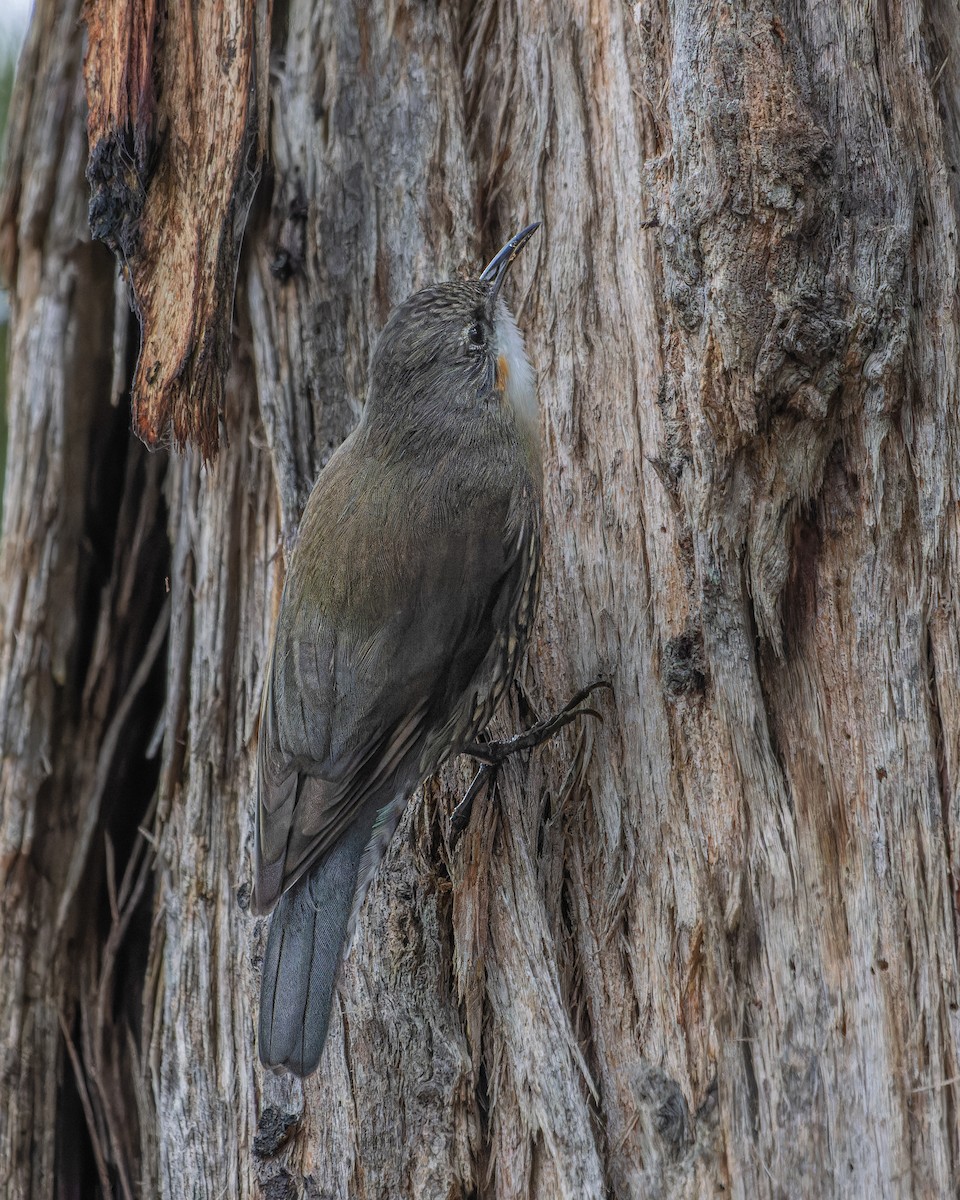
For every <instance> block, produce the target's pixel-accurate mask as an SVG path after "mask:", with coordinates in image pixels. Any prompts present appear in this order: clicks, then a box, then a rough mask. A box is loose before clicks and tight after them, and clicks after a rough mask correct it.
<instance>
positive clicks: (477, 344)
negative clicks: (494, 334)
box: [467, 322, 487, 350]
mask: <svg viewBox="0 0 960 1200" xmlns="http://www.w3.org/2000/svg"><path fill="white" fill-rule="evenodd" d="M486 340H487V339H486V337H485V336H484V332H483V326H482V325H481V324H480V323H479V322H477V324H475V325H471V326H470V328H469V329H468V330H467V341H468V342H469V343H470V345H471V347H472V348H474V349H477V350H479V349H480V348H481V346H483V345H484V344H485V342H486Z"/></svg>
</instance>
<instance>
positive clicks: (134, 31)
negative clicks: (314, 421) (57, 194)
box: [84, 0, 270, 459]
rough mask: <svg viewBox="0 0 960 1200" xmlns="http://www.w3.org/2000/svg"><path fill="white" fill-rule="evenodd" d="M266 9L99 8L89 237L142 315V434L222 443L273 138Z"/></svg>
mask: <svg viewBox="0 0 960 1200" xmlns="http://www.w3.org/2000/svg"><path fill="white" fill-rule="evenodd" d="M269 8H270V5H269V0H208V2H206V3H202V4H198V5H192V4H186V3H173V4H168V5H161V6H160V9H159V11H158V6H157V3H156V0H122V2H120V3H117V4H99V5H98V4H94V3H88V4H87V6H86V8H85V18H86V23H87V31H88V38H89V43H88V49H87V54H86V59H85V63H84V72H85V77H86V91H87V104H88V106H89V112H88V116H87V134H88V138H89V144H90V159H89V164H88V167H87V181H88V182H89V184H90V187H91V199H90V212H89V216H90V228H91V231H92V233H93V235H94V237H97V238H101V239H102V240H103V241H105V242H106V243H107V245H108V246H110V248H111V249H112V250H113V251H114V253H115V254H116V255H117V257H118V259H119V260H120V263H121V265H122V267H123V269H124V272H125V274H126V276H127V278H128V279H129V282H130V286H131V291H132V296H133V306H134V308H135V310H136V312H137V315H138V316H139V318H140V327H141V347H140V357H139V360H138V362H137V369H136V374H135V377H134V382H133V427H134V430H135V431H136V433H137V434H138V435H139V436H140V437H141V438H142V439H143V440H144V441H145V442H146V443H147V445H148V446H151V447H153V446H157V445H160V444H163V443H165V442H166V441H167V440H168V439H169V437H170V435H171V434H172V437H173V440H174V441H175V442H176V444H177V445H178V446H179V447H181V448H182V447H183V446H184V445H185V444H186V443H187V442H192V443H194V444H195V445H196V446H197V447H198V448H199V450H200V452H201V454H202V455H203V457H204V459H210V458H212V457H213V456H214V455H215V454H216V452H217V448H218V445H219V436H220V434H219V425H220V418H221V415H222V408H223V389H224V376H225V374H226V370H227V367H228V366H229V358H230V336H231V329H232V324H233V294H234V288H235V284H236V274H237V262H238V259H239V255H240V245H241V242H242V239H243V230H244V226H245V224H246V218H247V212H248V210H249V207H250V202H251V200H252V199H253V194H254V191H255V190H256V186H257V182H258V180H259V177H260V163H261V160H262V157H263V148H264V140H265V130H266V90H265V79H266V71H267V64H268V54H269V24H270V22H269Z"/></svg>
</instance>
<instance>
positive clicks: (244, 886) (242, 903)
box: [237, 883, 250, 912]
mask: <svg viewBox="0 0 960 1200" xmlns="http://www.w3.org/2000/svg"><path fill="white" fill-rule="evenodd" d="M237 906H238V907H239V909H240V911H241V912H246V911H247V910H248V909H249V908H250V884H249V883H241V884H240V886H239V887H238V888H237Z"/></svg>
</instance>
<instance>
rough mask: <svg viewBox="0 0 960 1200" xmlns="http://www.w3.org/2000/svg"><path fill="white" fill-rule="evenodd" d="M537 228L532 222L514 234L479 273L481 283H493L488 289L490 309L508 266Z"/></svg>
mask: <svg viewBox="0 0 960 1200" xmlns="http://www.w3.org/2000/svg"><path fill="white" fill-rule="evenodd" d="M539 228H540V222H539V221H534V223H533V224H532V225H528V226H527V227H526V229H521V230H520V232H519V233H515V234H514V235H513V237H512V238H511V239H510V241H509V242H507V244H506V245H505V246H504V247H503V249H502V250H498V251H497V253H496V254H495V255H494V256H493V258H491V259H490V261H489V262H488V263H487V265H486V266H485V267H484V268H483V270H482V271H481V272H480V281H481V283H482V282H484V281H485V280H490V281H492V283H493V287H492V288H491V289H490V300H489V303H490V306H491V308H492V307H493V303H494V301H495V300H496V298H497V294H498V293H499V291H500V289H501V287H503V281H504V279H506V277H507V271H508V270H509V269H510V264H511V263H512V262H513V260H514V259H515V258H516V257H517V255H518V254H519V253H520V251H521V250H522V249H523V248H524V246H525V245H526V244H527V242H529V241H530V239H531V238H532V237H533V235H534V234H535V233H536V232H537V230H538V229H539Z"/></svg>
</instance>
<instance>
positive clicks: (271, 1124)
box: [253, 1104, 300, 1158]
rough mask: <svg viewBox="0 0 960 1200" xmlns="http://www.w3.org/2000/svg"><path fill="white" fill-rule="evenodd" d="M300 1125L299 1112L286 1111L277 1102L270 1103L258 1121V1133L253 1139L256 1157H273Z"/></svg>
mask: <svg viewBox="0 0 960 1200" xmlns="http://www.w3.org/2000/svg"><path fill="white" fill-rule="evenodd" d="M299 1127H300V1116H299V1114H297V1113H291V1112H284V1111H283V1109H282V1108H278V1107H277V1105H275V1104H271V1105H269V1107H267V1108H265V1109H264V1110H263V1112H262V1113H261V1114H260V1120H259V1121H258V1122H257V1134H256V1137H255V1138H254V1139H253V1153H254V1157H256V1158H272V1157H273V1155H274V1154H276V1153H277V1151H278V1150H280V1148H281V1147H282V1146H283V1144H284V1143H285V1142H286V1141H288V1140H289V1138H291V1137H292V1136H293V1134H294V1133H295V1132H296V1131H297V1129H299Z"/></svg>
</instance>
